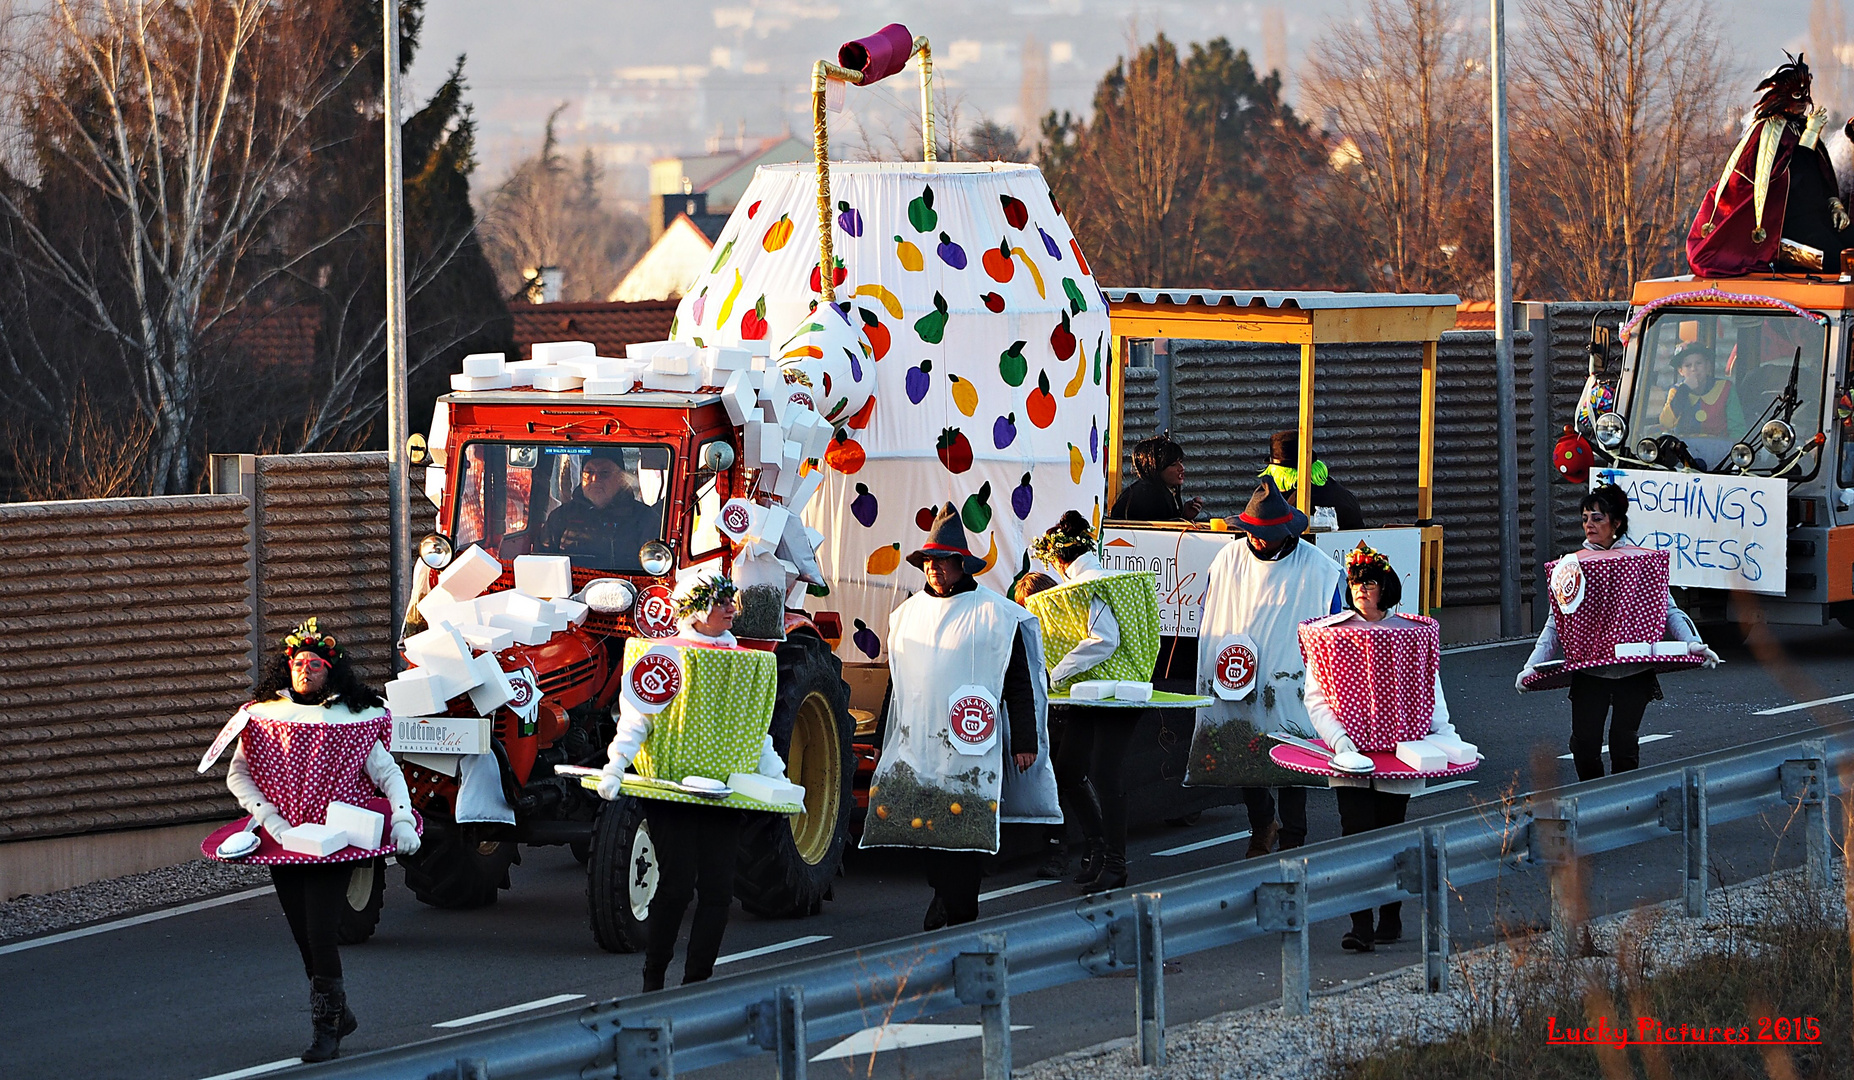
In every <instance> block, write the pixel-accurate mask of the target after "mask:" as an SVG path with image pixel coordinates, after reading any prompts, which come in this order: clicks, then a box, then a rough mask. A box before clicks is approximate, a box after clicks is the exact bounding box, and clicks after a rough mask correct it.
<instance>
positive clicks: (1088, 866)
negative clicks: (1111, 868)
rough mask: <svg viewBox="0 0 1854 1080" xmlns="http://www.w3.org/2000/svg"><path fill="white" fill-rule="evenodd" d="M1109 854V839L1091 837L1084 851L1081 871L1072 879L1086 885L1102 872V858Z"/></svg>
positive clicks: (1076, 882) (1078, 883)
mask: <svg viewBox="0 0 1854 1080" xmlns="http://www.w3.org/2000/svg"><path fill="white" fill-rule="evenodd" d="M1106 854H1107V841H1105V840H1101V839H1097V838H1095V837H1089V839H1088V846H1087V847H1086V848H1084V849H1083V851H1082V862H1081V873H1079V874H1076V875H1075V876H1074V877H1073V878H1072V879H1070V880H1072V881H1074V882H1075V884H1077V885H1086V884H1088V883H1089V882H1090V881H1093V880H1094V879H1095V877H1096V876H1097V875H1099V874H1100V872H1101V859H1102V858H1103V857H1104V856H1105V855H1106Z"/></svg>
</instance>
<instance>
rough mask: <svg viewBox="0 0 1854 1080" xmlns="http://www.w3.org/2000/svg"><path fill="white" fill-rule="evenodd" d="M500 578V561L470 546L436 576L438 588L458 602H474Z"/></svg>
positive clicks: (478, 548)
mask: <svg viewBox="0 0 1854 1080" xmlns="http://www.w3.org/2000/svg"><path fill="white" fill-rule="evenodd" d="M501 576H502V560H501V559H498V558H496V557H495V556H494V555H491V554H490V553H489V552H487V551H484V550H483V549H482V548H480V547H478V546H476V545H474V544H472V545H471V546H469V547H467V548H465V549H464V550H463V552H462V553H461V554H459V555H458V556H457V557H456V558H455V559H453V560H451V565H449V566H447V567H445V568H444V572H443V573H441V574H439V575H438V588H440V589H443V590H444V591H445V592H447V593H450V594H451V595H452V596H454V597H456V598H457V599H459V600H474V599H476V598H477V597H478V596H480V595H482V592H483V590H484V589H487V588H489V587H490V586H491V585H493V584H495V582H496V579H497V578H499V577H501Z"/></svg>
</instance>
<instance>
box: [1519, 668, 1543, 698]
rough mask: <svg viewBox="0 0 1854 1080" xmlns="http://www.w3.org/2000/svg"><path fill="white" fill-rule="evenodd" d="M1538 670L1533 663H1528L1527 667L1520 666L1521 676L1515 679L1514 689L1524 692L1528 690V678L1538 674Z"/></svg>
mask: <svg viewBox="0 0 1854 1080" xmlns="http://www.w3.org/2000/svg"><path fill="white" fill-rule="evenodd" d="M1537 672H1538V669H1537V668H1535V667H1533V666H1532V665H1531V664H1527V665H1526V666H1525V667H1522V668H1520V669H1519V677H1518V678H1516V679H1514V680H1513V689H1515V690H1517V691H1519V692H1520V693H1522V694H1523V693H1525V692H1526V680H1527V679H1530V678H1531V677H1532V676H1533V675H1535V674H1537Z"/></svg>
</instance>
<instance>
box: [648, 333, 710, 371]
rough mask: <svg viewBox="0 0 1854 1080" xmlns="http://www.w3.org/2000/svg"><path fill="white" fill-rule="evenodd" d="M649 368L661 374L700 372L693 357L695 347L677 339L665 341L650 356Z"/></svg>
mask: <svg viewBox="0 0 1854 1080" xmlns="http://www.w3.org/2000/svg"><path fill="white" fill-rule="evenodd" d="M650 370H652V371H654V372H657V373H658V374H662V375H687V374H689V373H690V372H691V371H693V372H695V374H698V375H699V374H701V371H700V368H699V366H698V364H697V363H696V359H695V347H694V346H693V345H685V344H683V343H682V342H679V341H670V342H665V343H664V344H663V345H662V346H660V347H659V348H658V349H657V351H656V352H655V353H654V354H652V356H651V357H650Z"/></svg>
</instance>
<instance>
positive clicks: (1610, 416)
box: [1596, 412, 1629, 452]
mask: <svg viewBox="0 0 1854 1080" xmlns="http://www.w3.org/2000/svg"><path fill="white" fill-rule="evenodd" d="M1628 436H1629V422H1628V421H1627V420H1624V419H1623V418H1622V414H1621V413H1613V412H1606V413H1604V414H1603V415H1602V416H1599V417H1597V418H1596V439H1597V444H1598V445H1599V446H1601V447H1602V448H1603V449H1605V450H1609V451H1611V452H1614V451H1616V450H1618V449H1621V447H1622V443H1623V440H1625V439H1627V438H1628Z"/></svg>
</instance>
